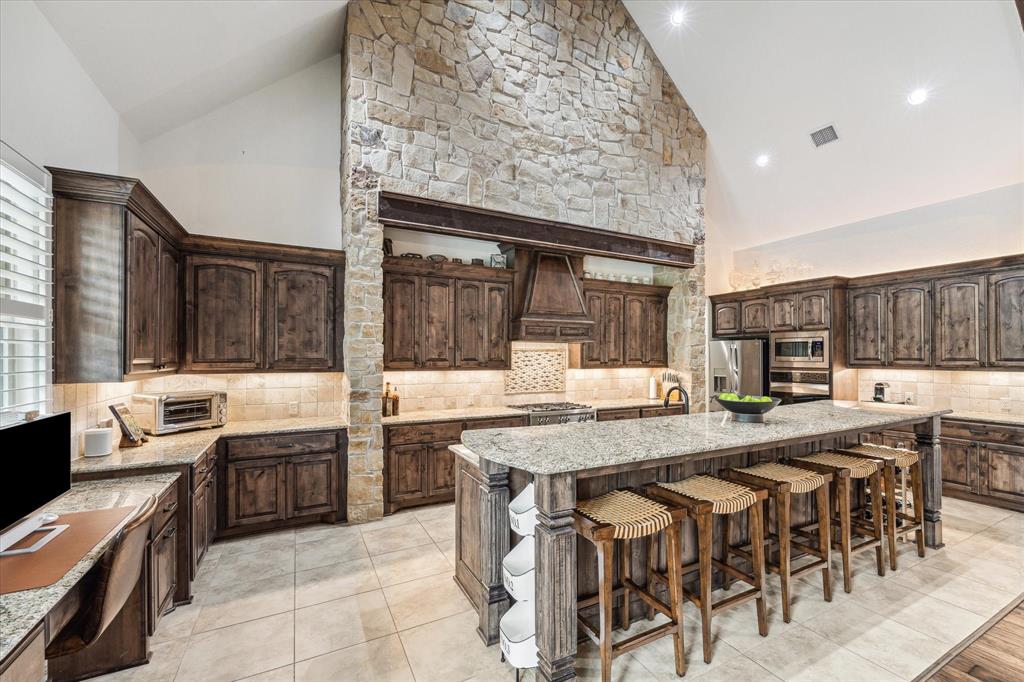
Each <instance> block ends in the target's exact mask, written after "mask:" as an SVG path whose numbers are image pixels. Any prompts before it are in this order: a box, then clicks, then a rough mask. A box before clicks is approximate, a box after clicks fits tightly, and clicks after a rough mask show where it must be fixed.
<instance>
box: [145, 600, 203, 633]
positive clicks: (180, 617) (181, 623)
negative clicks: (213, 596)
mask: <svg viewBox="0 0 1024 682" xmlns="http://www.w3.org/2000/svg"><path fill="white" fill-rule="evenodd" d="M201 610H202V607H201V602H200V601H199V599H198V595H195V597H194V598H193V602H192V603H191V604H185V605H184V606H179V607H178V608H176V609H174V610H173V611H171V612H170V613H165V614H164V615H163V616H161V617H160V622H159V623H158V624H157V626H156V632H154V633H153V636H152V637H151V638H150V640H149V641H150V642H151V643H153V644H159V643H160V642H167V641H169V640H172V639H181V638H182V637H188V636H189V635H191V634H192V628H193V627H195V624H196V619H197V618H199V612H200V611H201Z"/></svg>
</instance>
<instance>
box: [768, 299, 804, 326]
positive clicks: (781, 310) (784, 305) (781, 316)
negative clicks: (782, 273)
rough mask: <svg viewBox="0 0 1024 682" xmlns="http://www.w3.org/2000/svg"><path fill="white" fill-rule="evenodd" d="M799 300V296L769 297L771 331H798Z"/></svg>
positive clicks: (769, 324)
mask: <svg viewBox="0 0 1024 682" xmlns="http://www.w3.org/2000/svg"><path fill="white" fill-rule="evenodd" d="M799 299H800V295H799V294H780V295H778V296H769V297H768V328H769V329H770V330H771V331H773V332H791V331H796V316H797V312H796V310H797V301H798V300H799Z"/></svg>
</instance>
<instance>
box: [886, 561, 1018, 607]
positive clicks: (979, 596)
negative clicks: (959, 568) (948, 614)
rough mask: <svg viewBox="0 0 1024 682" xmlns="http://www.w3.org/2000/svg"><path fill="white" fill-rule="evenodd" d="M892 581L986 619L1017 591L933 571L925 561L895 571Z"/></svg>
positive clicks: (1006, 602) (1007, 601)
mask: <svg viewBox="0 0 1024 682" xmlns="http://www.w3.org/2000/svg"><path fill="white" fill-rule="evenodd" d="M893 580H894V581H896V582H898V583H899V584H901V585H904V586H906V587H909V588H911V589H914V590H917V591H918V592H923V593H924V594H926V595H928V596H930V597H933V598H935V599H941V600H942V601H944V602H948V603H950V604H953V605H954V606H959V607H960V608H962V609H966V610H968V611H970V612H972V613H976V614H978V615H980V616H984V617H985V618H989V617H991V616H993V615H994V614H995V613H996V612H998V611H999V610H1000V609H1001V608H1003V607H1004V606H1006V605H1007V604H1009V603H1010V601H1011V600H1012V599H1013V598H1014V597H1015V596H1016V593H1011V592H1006V591H1004V590H999V589H996V588H994V587H989V586H988V585H985V584H984V583H979V582H978V581H976V580H971V579H970V578H964V577H962V576H958V575H951V574H949V573H944V572H942V571H939V570H936V569H934V568H931V567H930V566H929V565H928V562H927V561H926V562H924V563H922V564H918V565H917V566H914V567H912V568H908V569H907V570H905V571H902V570H901V571H898V575H896V577H894V578H893Z"/></svg>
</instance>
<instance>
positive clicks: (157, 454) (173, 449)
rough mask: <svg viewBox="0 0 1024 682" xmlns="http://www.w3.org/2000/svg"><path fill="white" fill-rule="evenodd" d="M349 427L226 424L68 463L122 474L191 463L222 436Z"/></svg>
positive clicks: (313, 420) (333, 422)
mask: <svg viewBox="0 0 1024 682" xmlns="http://www.w3.org/2000/svg"><path fill="white" fill-rule="evenodd" d="M346 427H348V422H346V421H345V420H344V419H342V418H341V417H295V418H291V419H261V420H255V421H240V422H229V423H228V424H226V425H225V426H223V427H219V428H214V429H199V430H197V431H186V432H185V433H173V434H168V435H166V436H150V437H149V442H148V443H145V444H144V445H142V446H140V447H137V448H120V449H115V450H114V452H113V453H111V454H109V455H105V456H103V457H78V458H76V459H74V460H72V462H71V473H72V474H77V473H85V472H96V471H124V470H130V469H148V468H154V467H165V466H178V465H182V464H194V463H195V461H196V460H198V459H199V458H200V457H201V456H202V454H203V453H204V452H206V451H207V450H208V449H209V448H210V446H211V445H213V444H214V443H216V442H217V440H218V439H219V438H220V437H221V436H251V435H259V434H281V433H301V432H303V431H320V430H323V429H343V428H346Z"/></svg>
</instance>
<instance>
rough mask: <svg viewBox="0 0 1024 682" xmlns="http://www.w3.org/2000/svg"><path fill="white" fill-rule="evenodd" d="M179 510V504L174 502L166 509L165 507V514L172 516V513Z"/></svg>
mask: <svg viewBox="0 0 1024 682" xmlns="http://www.w3.org/2000/svg"><path fill="white" fill-rule="evenodd" d="M177 508H178V503H177V502H172V503H171V504H169V505H167V506H166V507H164V513H165V514H170V513H171V512H172V511H174V510H175V509H177Z"/></svg>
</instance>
